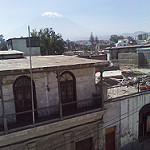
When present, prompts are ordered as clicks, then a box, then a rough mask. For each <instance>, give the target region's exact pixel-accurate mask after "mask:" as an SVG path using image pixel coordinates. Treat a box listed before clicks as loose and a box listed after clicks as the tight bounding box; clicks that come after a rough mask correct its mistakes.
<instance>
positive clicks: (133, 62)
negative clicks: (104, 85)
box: [118, 53, 140, 69]
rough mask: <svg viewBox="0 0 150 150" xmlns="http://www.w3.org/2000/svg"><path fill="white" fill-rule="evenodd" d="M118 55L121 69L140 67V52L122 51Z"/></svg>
mask: <svg viewBox="0 0 150 150" xmlns="http://www.w3.org/2000/svg"><path fill="white" fill-rule="evenodd" d="M118 56H119V57H118V64H119V68H120V69H133V68H138V67H139V57H140V56H139V54H137V53H120V54H119V55H118Z"/></svg>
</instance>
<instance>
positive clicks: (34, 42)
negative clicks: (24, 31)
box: [26, 37, 40, 47]
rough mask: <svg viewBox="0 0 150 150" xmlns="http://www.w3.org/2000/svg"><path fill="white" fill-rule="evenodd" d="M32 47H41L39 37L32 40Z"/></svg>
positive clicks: (27, 41)
mask: <svg viewBox="0 0 150 150" xmlns="http://www.w3.org/2000/svg"><path fill="white" fill-rule="evenodd" d="M26 44H27V47H29V38H27V39H26ZM30 44H31V47H40V39H39V38H38V37H31V38H30Z"/></svg>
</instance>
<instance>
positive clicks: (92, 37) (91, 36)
mask: <svg viewBox="0 0 150 150" xmlns="http://www.w3.org/2000/svg"><path fill="white" fill-rule="evenodd" d="M89 40H90V42H91V43H92V45H93V44H94V41H95V40H94V35H93V33H92V32H91V35H90V39H89Z"/></svg>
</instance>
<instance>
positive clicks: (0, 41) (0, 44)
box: [0, 34, 7, 50]
mask: <svg viewBox="0 0 150 150" xmlns="http://www.w3.org/2000/svg"><path fill="white" fill-rule="evenodd" d="M6 49H7V43H6V41H5V39H4V36H3V35H2V34H0V50H6Z"/></svg>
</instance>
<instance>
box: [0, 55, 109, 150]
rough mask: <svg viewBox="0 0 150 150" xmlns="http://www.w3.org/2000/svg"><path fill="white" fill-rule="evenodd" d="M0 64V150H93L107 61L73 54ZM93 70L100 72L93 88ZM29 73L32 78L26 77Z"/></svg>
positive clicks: (96, 145) (98, 133) (97, 136)
mask: <svg viewBox="0 0 150 150" xmlns="http://www.w3.org/2000/svg"><path fill="white" fill-rule="evenodd" d="M29 62H30V60H29V57H25V58H22V57H21V58H19V59H3V60H0V91H1V95H0V149H13V150H21V149H24V150H27V149H30V150H35V149H36V150H41V149H51V150H52V149H59V150H81V149H84V150H91V149H92V150H98V149H100V148H101V147H103V146H102V142H101V139H102V138H101V137H102V132H101V130H100V128H101V126H102V116H103V114H104V111H103V108H104V106H103V99H104V95H103V88H102V72H103V69H104V67H105V66H107V61H105V60H101V61H100V60H92V59H83V58H77V57H72V56H61V55H59V56H33V57H32V72H30V71H31V69H30V65H29V64H30V63H29ZM95 68H98V69H99V70H100V72H101V75H100V84H98V85H97V86H96V84H95ZM31 74H32V75H31Z"/></svg>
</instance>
